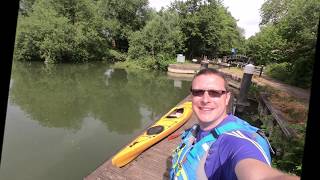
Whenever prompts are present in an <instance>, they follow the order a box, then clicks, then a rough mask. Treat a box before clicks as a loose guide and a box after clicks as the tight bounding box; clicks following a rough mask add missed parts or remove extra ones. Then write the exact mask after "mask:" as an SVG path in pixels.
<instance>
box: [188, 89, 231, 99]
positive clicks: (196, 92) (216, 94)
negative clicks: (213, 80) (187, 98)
mask: <svg viewBox="0 0 320 180" xmlns="http://www.w3.org/2000/svg"><path fill="white" fill-rule="evenodd" d="M206 91H208V94H209V96H210V97H220V96H221V95H222V94H224V93H226V91H217V90H203V89H191V93H192V95H193V96H203V94H204V93H205V92H206Z"/></svg>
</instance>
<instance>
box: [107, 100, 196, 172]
mask: <svg viewBox="0 0 320 180" xmlns="http://www.w3.org/2000/svg"><path fill="white" fill-rule="evenodd" d="M191 114H192V107H191V102H189V101H188V102H185V103H183V104H181V105H178V106H176V107H174V108H172V109H171V110H170V111H169V112H168V113H167V114H165V115H164V116H162V117H161V118H160V119H159V120H158V121H157V122H156V123H155V124H154V125H152V126H151V127H150V128H148V129H147V130H146V131H145V132H144V133H143V134H141V135H140V136H138V137H137V138H136V139H135V140H133V141H132V142H131V143H130V144H129V145H127V146H126V147H124V148H123V149H122V150H121V151H120V152H118V153H117V154H116V155H115V156H114V157H113V158H112V164H113V165H115V166H117V167H122V166H124V165H126V164H128V163H129V162H130V161H132V160H133V159H135V158H136V157H137V156H138V155H139V154H140V153H142V152H143V151H144V150H146V149H147V148H149V147H150V146H152V145H153V144H155V143H157V142H159V141H160V140H162V139H163V138H165V137H166V136H168V135H169V134H171V133H172V132H174V131H175V130H177V129H178V128H180V127H181V126H182V125H183V124H184V123H185V122H187V120H188V119H189V118H190V116H191Z"/></svg>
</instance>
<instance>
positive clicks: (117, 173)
mask: <svg viewBox="0 0 320 180" xmlns="http://www.w3.org/2000/svg"><path fill="white" fill-rule="evenodd" d="M187 100H190V96H188V97H186V98H185V99H184V100H182V101H181V102H180V103H178V104H182V103H183V102H185V101H187ZM195 121H196V120H195V117H194V114H192V116H191V118H190V119H189V121H187V123H186V124H184V125H183V126H182V127H181V128H180V129H178V130H177V131H176V132H180V131H183V130H184V129H187V128H189V127H191V126H192V125H193V124H194V123H195ZM179 142H180V138H179V137H178V138H175V139H173V140H170V141H168V140H167V138H165V139H163V140H162V141H160V142H159V143H157V144H155V145H154V146H152V147H150V148H149V149H147V150H146V151H144V152H143V153H142V154H140V155H139V156H138V157H137V158H136V159H135V160H133V161H132V162H130V163H129V164H127V165H126V166H124V167H122V168H118V167H115V166H113V165H112V164H111V158H110V159H109V160H107V161H106V162H105V163H103V164H102V165H101V166H100V167H98V168H97V169H96V170H95V171H94V172H92V173H91V174H89V175H88V176H87V177H85V178H84V179H85V180H105V179H132V180H134V179H139V180H141V179H146V180H147V179H153V180H156V179H168V171H167V169H168V168H169V166H170V165H169V164H170V160H169V157H170V155H171V152H172V151H173V150H174V149H175V148H176V147H177V145H178V143H179Z"/></svg>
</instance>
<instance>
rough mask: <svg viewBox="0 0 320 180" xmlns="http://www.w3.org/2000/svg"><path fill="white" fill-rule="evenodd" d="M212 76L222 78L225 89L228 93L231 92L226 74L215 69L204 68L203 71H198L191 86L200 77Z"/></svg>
mask: <svg viewBox="0 0 320 180" xmlns="http://www.w3.org/2000/svg"><path fill="white" fill-rule="evenodd" d="M210 74H212V75H217V76H219V77H221V78H222V79H223V80H224V87H225V89H226V90H227V91H229V87H228V82H227V79H226V76H225V74H224V73H222V72H220V71H218V70H217V69H213V68H204V69H201V70H200V71H198V72H197V73H196V74H195V75H194V77H193V79H192V81H191V86H192V82H193V80H194V79H195V78H196V77H198V76H200V75H210Z"/></svg>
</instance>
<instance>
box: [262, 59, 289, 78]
mask: <svg viewBox="0 0 320 180" xmlns="http://www.w3.org/2000/svg"><path fill="white" fill-rule="evenodd" d="M265 73H266V74H267V75H268V76H270V77H272V78H275V79H278V80H281V81H284V82H287V83H289V82H290V79H289V77H291V75H292V64H290V63H288V62H284V63H272V64H268V65H267V66H266V68H265Z"/></svg>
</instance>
